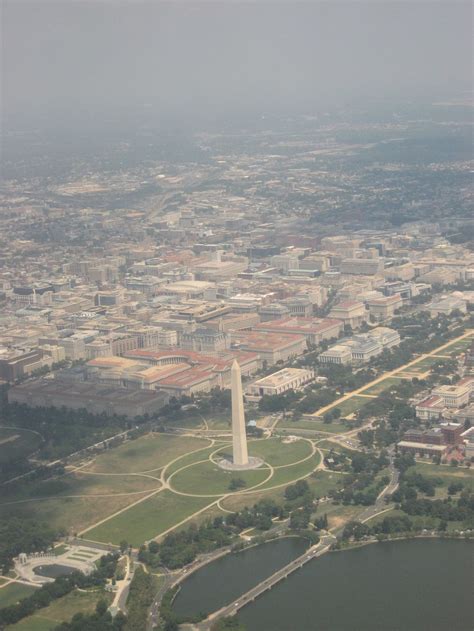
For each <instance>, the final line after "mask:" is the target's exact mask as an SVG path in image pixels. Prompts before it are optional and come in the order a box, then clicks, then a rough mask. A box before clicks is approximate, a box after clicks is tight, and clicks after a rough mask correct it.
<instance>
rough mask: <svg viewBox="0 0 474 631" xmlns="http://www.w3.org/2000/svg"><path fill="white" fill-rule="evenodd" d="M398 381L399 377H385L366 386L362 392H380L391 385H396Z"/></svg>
mask: <svg viewBox="0 0 474 631" xmlns="http://www.w3.org/2000/svg"><path fill="white" fill-rule="evenodd" d="M400 381H401V379H400V377H387V379H384V380H383V381H380V382H379V383H376V384H375V386H371V387H370V388H367V390H364V391H363V393H362V394H375V395H377V394H380V393H381V392H384V390H388V389H389V388H391V387H392V386H398V385H399V383H400Z"/></svg>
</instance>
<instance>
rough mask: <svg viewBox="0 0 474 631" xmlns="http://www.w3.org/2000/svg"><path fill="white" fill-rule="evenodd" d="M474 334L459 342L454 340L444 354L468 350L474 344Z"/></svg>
mask: <svg viewBox="0 0 474 631" xmlns="http://www.w3.org/2000/svg"><path fill="white" fill-rule="evenodd" d="M473 339H474V336H471V337H466V338H464V339H463V340H459V342H453V343H452V344H450V345H449V346H447V347H446V348H445V349H443V351H442V352H441V354H442V355H458V354H459V353H463V352H464V351H466V350H467V349H468V348H469V347H470V346H471V344H472V341H473Z"/></svg>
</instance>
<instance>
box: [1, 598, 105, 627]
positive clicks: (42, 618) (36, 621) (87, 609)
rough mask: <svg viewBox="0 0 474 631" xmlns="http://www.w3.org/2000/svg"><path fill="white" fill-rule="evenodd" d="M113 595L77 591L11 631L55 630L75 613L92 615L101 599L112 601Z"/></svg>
mask: <svg viewBox="0 0 474 631" xmlns="http://www.w3.org/2000/svg"><path fill="white" fill-rule="evenodd" d="M112 598H113V596H112V594H109V593H107V592H105V591H103V590H94V591H92V590H91V591H87V592H82V591H78V590H75V591H73V592H71V593H70V594H67V595H66V596H63V597H62V598H58V600H55V601H54V602H52V603H51V604H50V605H49V606H48V607H45V608H44V609H40V610H39V611H38V613H36V614H34V615H33V616H28V617H27V618H24V619H23V620H20V622H17V623H16V624H14V625H11V626H9V627H8V629H9V631H10V630H11V631H30V630H31V631H42V630H43V629H45V630H49V629H54V627H56V626H57V625H58V624H60V623H61V622H66V621H69V620H70V619H71V618H72V616H73V615H74V614H75V613H79V612H80V613H92V612H93V611H94V609H95V606H96V605H97V602H98V601H99V600H100V599H104V600H106V601H107V602H109V603H110V602H111V601H112Z"/></svg>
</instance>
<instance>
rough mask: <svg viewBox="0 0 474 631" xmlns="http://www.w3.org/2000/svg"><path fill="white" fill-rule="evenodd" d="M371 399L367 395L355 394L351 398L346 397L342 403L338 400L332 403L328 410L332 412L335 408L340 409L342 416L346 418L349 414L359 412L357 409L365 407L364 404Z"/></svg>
mask: <svg viewBox="0 0 474 631" xmlns="http://www.w3.org/2000/svg"><path fill="white" fill-rule="evenodd" d="M369 401H370V399H368V398H367V397H359V396H357V395H354V396H353V397H351V398H350V399H346V400H345V401H343V402H342V403H338V402H337V401H335V403H334V405H332V406H331V408H330V409H329V410H327V412H329V411H331V412H332V411H333V410H335V409H339V410H340V411H341V418H344V417H346V416H349V414H353V413H354V412H357V410H360V409H361V408H363V407H364V405H367V403H369ZM327 412H326V413H327Z"/></svg>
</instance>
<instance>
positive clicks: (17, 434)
mask: <svg viewBox="0 0 474 631" xmlns="http://www.w3.org/2000/svg"><path fill="white" fill-rule="evenodd" d="M42 442H43V439H42V438H41V436H39V435H38V434H36V433H35V432H31V431H29V430H27V429H21V428H18V429H17V428H15V429H6V428H5V427H0V466H1V465H3V464H7V463H9V462H15V460H19V459H20V458H24V457H26V456H28V455H30V454H31V453H33V452H34V451H36V449H38V447H39V446H40V445H41V443H42Z"/></svg>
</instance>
